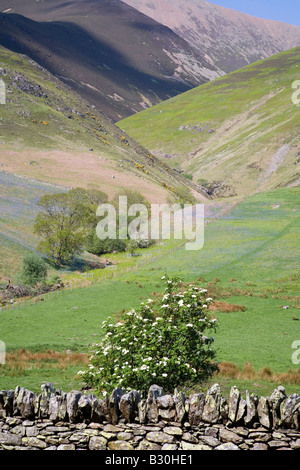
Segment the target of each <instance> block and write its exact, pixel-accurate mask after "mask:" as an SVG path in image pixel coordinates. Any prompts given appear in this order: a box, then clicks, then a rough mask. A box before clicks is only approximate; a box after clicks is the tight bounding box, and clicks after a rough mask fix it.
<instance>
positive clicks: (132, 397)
mask: <svg viewBox="0 0 300 470" xmlns="http://www.w3.org/2000/svg"><path fill="white" fill-rule="evenodd" d="M140 400H141V395H140V393H139V392H137V391H136V390H132V391H131V392H129V393H125V394H124V395H122V396H121V399H120V405H119V407H120V411H121V413H122V415H123V416H124V418H125V419H126V421H127V422H128V423H134V421H135V418H136V417H137V415H138V404H139V402H140Z"/></svg>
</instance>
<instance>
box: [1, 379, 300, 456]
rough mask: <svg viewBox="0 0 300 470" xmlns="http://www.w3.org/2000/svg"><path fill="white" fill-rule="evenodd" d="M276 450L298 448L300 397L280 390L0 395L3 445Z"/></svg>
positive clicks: (48, 387)
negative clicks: (268, 393) (256, 392)
mask: <svg viewBox="0 0 300 470" xmlns="http://www.w3.org/2000/svg"><path fill="white" fill-rule="evenodd" d="M24 448H26V449H30V448H31V449H39V450H44V449H50V450H77V449H78V450H79V449H85V450H185V451H189V450H277V449H284V450H285V449H292V450H297V449H300V397H299V396H298V395H297V394H294V395H291V396H287V395H286V393H285V390H284V388H283V387H278V389H276V390H275V391H274V392H273V394H272V395H271V397H260V398H258V397H257V396H256V395H250V394H249V393H248V392H247V394H246V399H244V398H243V397H242V396H241V394H240V392H239V390H238V389H237V388H236V387H233V388H232V389H231V392H230V395H229V397H228V399H226V398H224V397H223V396H222V395H221V390H220V387H219V385H218V384H215V385H214V386H213V387H211V389H209V390H208V392H207V394H206V395H204V394H203V393H199V394H193V395H191V396H190V397H187V396H185V394H183V393H182V392H178V391H177V390H175V392H174V394H173V395H171V394H165V393H164V391H163V389H162V388H161V387H159V386H157V385H153V386H152V387H151V388H150V390H149V393H148V397H147V398H143V397H142V396H141V394H140V393H139V392H138V391H135V390H133V391H130V392H125V391H124V390H122V389H116V390H114V392H113V393H112V394H111V396H109V397H106V398H105V399H104V400H100V399H99V398H97V397H96V396H95V395H92V394H90V395H86V394H83V393H81V392H78V391H72V392H69V393H64V392H62V391H60V390H55V388H54V387H53V385H52V384H45V385H43V386H42V390H41V394H39V395H36V394H34V393H33V392H31V391H29V390H27V389H25V388H23V387H17V388H16V389H15V390H9V391H1V392H0V449H4V450H6V449H11V450H18V449H24Z"/></svg>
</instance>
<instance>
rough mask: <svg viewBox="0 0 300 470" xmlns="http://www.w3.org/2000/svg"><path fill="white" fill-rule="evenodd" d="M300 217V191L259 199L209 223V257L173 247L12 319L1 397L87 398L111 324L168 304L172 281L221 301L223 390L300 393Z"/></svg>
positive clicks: (18, 311) (4, 328)
mask: <svg viewBox="0 0 300 470" xmlns="http://www.w3.org/2000/svg"><path fill="white" fill-rule="evenodd" d="M220 202H221V201H220ZM225 205H226V204H225ZM299 208H300V189H299V188H287V189H279V190H276V191H270V192H266V193H261V194H256V195H254V196H251V197H249V198H246V199H244V200H241V201H236V204H235V205H234V204H232V203H231V205H230V208H229V210H228V212H226V211H225V212H224V213H223V215H222V213H219V215H218V216H217V217H215V218H212V220H210V223H208V224H207V225H206V228H205V244H204V247H203V249H202V250H200V251H187V250H185V249H184V247H183V248H181V249H178V250H175V251H173V252H172V253H170V254H169V255H168V254H167V253H168V244H166V246H165V247H163V248H164V249H165V253H162V256H161V257H160V258H159V259H155V258H154V257H153V261H151V260H150V261H151V262H149V263H148V264H145V265H144V266H140V267H139V268H138V269H135V270H129V271H128V272H127V271H126V272H124V271H123V274H121V273H120V274H119V275H117V276H116V277H114V278H112V279H106V280H105V279H103V280H102V281H101V282H95V283H94V284H92V285H90V286H87V287H84V288H78V289H72V290H71V289H68V290H65V291H63V292H60V293H57V295H54V296H51V297H50V298H49V299H48V298H47V297H46V298H45V299H44V300H43V301H37V302H35V303H33V304H31V305H29V304H27V305H25V306H19V307H18V308H15V309H11V310H3V311H2V312H0V315H1V326H0V338H1V340H2V341H4V342H5V344H6V348H7V357H8V361H7V364H6V365H5V366H2V367H1V369H0V389H8V388H9V389H10V388H14V387H15V386H17V385H22V386H25V387H27V388H29V389H31V390H39V389H40V386H41V384H42V383H43V382H47V381H52V382H53V383H55V385H56V387H57V388H61V389H63V390H65V391H68V390H71V389H74V388H75V389H80V387H82V385H83V384H82V383H81V382H80V379H79V378H78V377H76V372H77V371H78V370H80V369H82V368H84V367H85V364H86V360H87V358H86V355H87V354H88V352H89V346H90V345H91V344H92V343H93V342H97V341H99V339H100V338H101V323H102V321H103V320H105V319H107V317H109V316H111V317H114V316H116V318H119V316H120V314H121V312H123V311H126V310H128V309H131V308H136V307H138V305H139V304H140V303H141V302H142V301H144V300H147V299H148V298H151V297H152V298H153V297H155V296H157V295H159V294H160V293H161V292H162V290H163V285H162V283H161V280H160V279H161V277H162V276H163V275H164V274H165V273H167V274H168V275H169V276H170V277H172V276H179V277H180V278H181V279H182V280H183V282H185V283H190V282H193V283H197V284H198V285H201V286H203V287H205V288H206V289H207V290H208V293H209V295H210V296H211V297H212V298H213V299H214V300H215V304H213V310H212V314H213V315H215V316H216V317H217V318H218V320H219V327H218V330H217V332H216V334H215V343H214V344H215V346H214V347H215V349H216V350H217V359H218V361H219V362H220V363H222V373H221V374H220V375H219V376H217V377H214V378H213V381H214V382H216V381H218V382H219V383H222V384H223V385H224V387H229V386H230V385H232V384H236V385H238V386H240V387H241V388H242V389H246V388H248V389H250V390H251V391H255V390H257V391H258V392H259V391H263V393H265V392H266V391H267V393H269V391H272V390H273V389H274V387H275V386H276V384H277V385H278V384H279V383H280V384H282V385H285V386H286V388H287V390H288V391H290V392H293V391H297V390H298V391H299V386H300V381H299V369H300V368H299V365H297V364H293V363H292V353H293V350H292V343H293V342H294V341H296V340H300V323H299V320H300V311H299V308H300V296H299V285H300V275H299V242H298V240H299V226H300V217H299ZM152 249H155V250H157V249H158V247H155V248H152ZM115 256H117V255H115ZM123 262H124V263H126V262H127V261H126V260H125V258H123ZM117 269H118V268H117ZM102 271H103V270H102ZM104 271H105V270H104ZM72 276H74V279H76V276H78V275H76V274H72V273H68V280H70V279H71V277H72ZM95 276H96V272H95ZM100 280H101V279H99V281H100ZM285 306H286V307H287V306H288V308H287V309H284V308H283V307H285ZM20 351H23V352H22V353H21V352H20ZM45 353H47V354H48V356H47V354H46V355H45ZM43 354H44V356H43ZM22 355H23V356H22ZM21 357H23V360H22V361H21V360H19V359H18V358H21ZM68 358H69V359H68ZM245 365H246V367H245ZM280 374H286V375H284V376H283V375H280ZM203 386H207V384H204V385H202V386H200V385H199V387H203Z"/></svg>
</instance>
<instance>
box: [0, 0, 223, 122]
mask: <svg viewBox="0 0 300 470" xmlns="http://www.w3.org/2000/svg"><path fill="white" fill-rule="evenodd" d="M0 11H2V12H3V11H5V12H6V13H2V14H0V44H1V45H2V46H5V47H6V48H8V49H10V50H12V51H14V52H18V53H23V54H26V55H28V56H29V57H30V58H31V59H33V60H35V61H36V62H37V63H38V64H40V65H41V66H43V67H44V68H46V69H47V70H49V71H50V72H51V73H52V74H54V75H56V76H57V77H59V78H60V79H61V80H63V81H64V82H65V83H67V84H68V85H69V86H70V87H72V89H73V90H75V91H77V92H78V93H79V94H81V96H83V97H84V98H85V99H87V100H88V101H89V102H90V103H92V104H93V105H95V106H96V107H97V109H99V110H100V111H102V112H103V113H105V114H106V115H107V116H109V117H110V118H111V119H113V120H114V121H116V120H120V119H122V118H124V117H126V116H129V115H131V114H134V113H135V112H138V111H141V110H143V109H145V108H148V107H149V106H151V105H153V104H156V103H159V102H160V101H162V100H165V99H168V98H170V97H172V96H175V95H177V94H179V93H182V92H184V91H186V90H188V89H190V88H193V87H194V86H197V85H199V84H202V83H205V82H207V81H208V80H210V79H212V78H215V77H217V76H220V75H222V73H221V72H220V71H219V70H218V68H217V67H215V66H214V65H213V64H211V63H210V62H209V61H208V60H207V59H206V58H205V55H204V54H203V53H202V51H201V50H196V49H194V48H193V47H192V46H191V45H190V44H189V43H188V42H187V41H185V40H184V39H183V38H181V37H179V36H177V35H176V34H175V33H174V32H173V31H172V30H171V29H169V28H167V27H165V26H163V25H161V24H159V23H157V22H156V21H154V20H152V19H151V18H149V17H147V16H145V15H143V14H142V13H140V12H138V11H137V10H135V9H133V8H131V7H129V6H128V5H125V4H124V3H122V2H121V1H119V0H114V1H109V0H88V1H87V0H84V1H83V0H73V1H71V2H68V3H67V4H66V3H65V2H62V1H61V0H48V1H47V2H21V1H18V0H12V1H9V2H8V1H7V0H0Z"/></svg>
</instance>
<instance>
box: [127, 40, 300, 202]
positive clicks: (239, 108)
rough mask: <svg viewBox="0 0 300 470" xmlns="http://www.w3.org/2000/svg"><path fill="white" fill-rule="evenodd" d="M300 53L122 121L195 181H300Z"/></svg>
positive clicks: (242, 189) (244, 190) (236, 184)
mask: <svg viewBox="0 0 300 470" xmlns="http://www.w3.org/2000/svg"><path fill="white" fill-rule="evenodd" d="M299 60H300V48H296V49H293V50H290V51H287V52H284V53H280V54H277V55H275V56H273V57H271V58H269V59H266V60H263V61H261V62H257V63H255V64H253V65H250V66H247V67H245V68H243V69H240V70H238V71H237V72H233V73H231V74H229V75H227V76H225V77H222V78H220V79H217V80H214V81H213V82H210V83H209V84H206V85H203V86H200V87H198V88H196V89H193V90H191V91H189V92H186V93H184V94H182V95H180V96H179V97H176V98H173V99H171V100H168V101H166V102H164V103H161V104H159V105H157V106H155V107H153V108H151V109H149V110H146V111H143V112H142V113H138V114H137V115H135V116H131V117H130V118H128V119H126V120H123V121H121V122H120V123H119V124H118V125H119V126H120V127H121V128H122V129H124V130H125V131H126V132H127V133H128V134H129V135H131V136H132V137H133V138H135V139H136V140H137V141H138V142H140V143H142V144H143V145H145V146H146V147H147V148H149V149H150V150H151V151H152V152H153V153H155V154H157V155H160V156H164V155H166V154H167V155H168V156H169V158H170V157H171V159H168V163H169V164H170V165H173V166H178V167H181V168H183V169H184V170H185V172H186V173H189V174H192V175H193V179H194V181H198V180H199V179H200V180H207V181H209V182H212V181H224V182H225V183H227V184H229V185H230V186H232V187H233V189H234V190H235V192H236V193H237V194H251V193H253V192H255V191H262V190H266V189H272V188H276V187H281V186H287V185H292V184H296V183H297V182H298V183H299V178H300V174H299V162H298V159H299V113H300V109H299V107H296V106H295V105H293V104H292V101H291V97H292V92H293V90H292V82H293V81H294V80H297V79H299V74H300V72H299V68H298V66H299ZM184 126H188V129H183V127H184ZM193 126H198V130H197V129H192V127H193ZM210 130H213V131H214V132H212V131H210Z"/></svg>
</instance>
